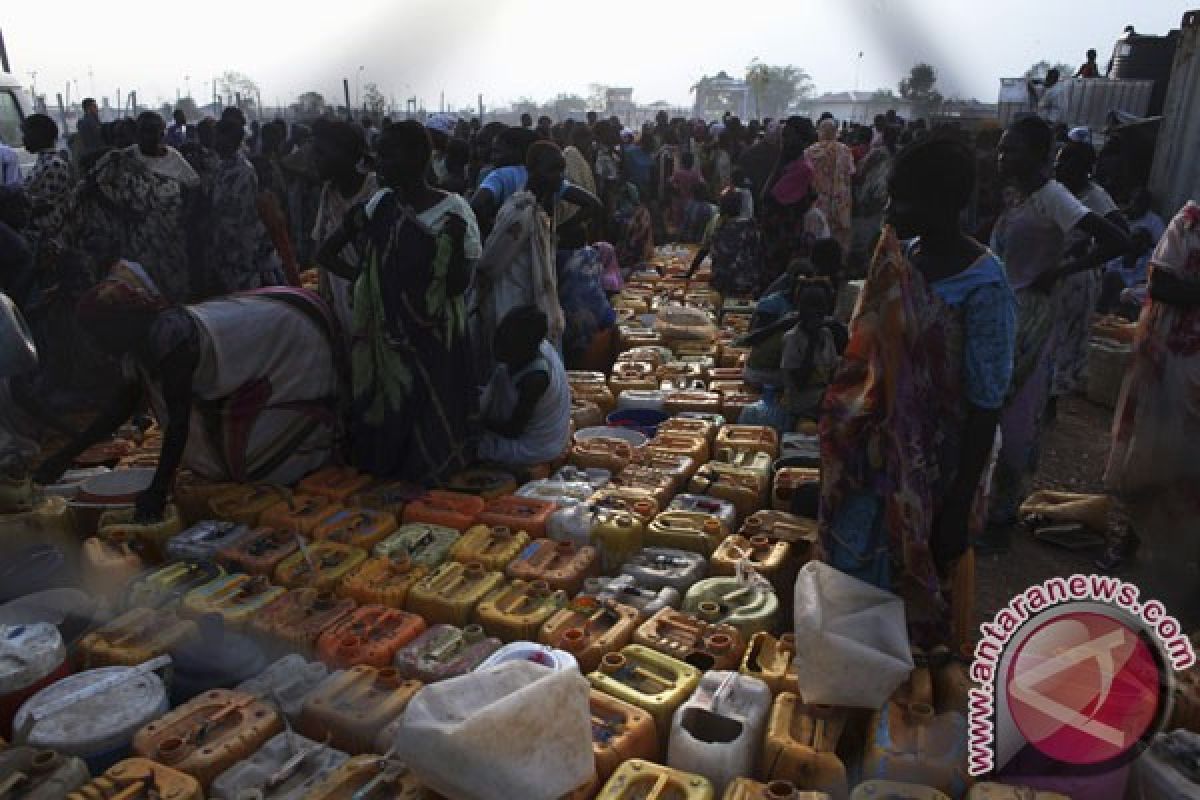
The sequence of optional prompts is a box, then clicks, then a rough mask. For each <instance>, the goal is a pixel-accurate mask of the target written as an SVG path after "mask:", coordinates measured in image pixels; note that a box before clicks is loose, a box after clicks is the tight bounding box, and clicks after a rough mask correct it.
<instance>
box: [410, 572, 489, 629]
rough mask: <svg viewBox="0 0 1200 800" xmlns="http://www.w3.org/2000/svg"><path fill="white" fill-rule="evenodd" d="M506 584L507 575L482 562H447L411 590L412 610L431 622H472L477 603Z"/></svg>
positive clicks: (453, 623) (451, 623) (449, 623)
mask: <svg viewBox="0 0 1200 800" xmlns="http://www.w3.org/2000/svg"><path fill="white" fill-rule="evenodd" d="M503 583H504V575H503V573H500V572H492V571H489V570H486V569H484V568H483V565H482V564H478V563H471V564H462V563H460V562H458V561H447V562H446V563H444V564H442V565H441V566H439V567H437V568H436V569H435V570H434V571H433V572H431V573H430V574H428V575H426V576H425V577H424V578H422V579H421V580H419V581H417V583H416V584H415V585H414V586H413V588H412V589H411V590H410V591H409V593H408V603H407V605H408V610H409V611H411V612H413V613H414V614H420V615H421V616H422V617H424V619H425V621H426V622H428V623H429V624H431V625H432V624H435V623H443V624H446V625H458V626H463V625H466V624H467V623H469V622H471V621H472V619H471V618H472V614H473V612H474V611H475V606H477V605H479V602H480V601H481V600H483V598H485V597H487V596H488V595H489V594H491V593H492V592H493V591H495V590H496V589H498V588H499V587H500V586H501V585H503Z"/></svg>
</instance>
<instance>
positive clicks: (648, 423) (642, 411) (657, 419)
mask: <svg viewBox="0 0 1200 800" xmlns="http://www.w3.org/2000/svg"><path fill="white" fill-rule="evenodd" d="M651 384H653V385H644V386H639V387H630V388H629V391H630V392H631V393H632V392H634V391H640V392H645V393H647V394H649V393H653V392H658V391H659V390H658V388H657V381H655V380H654V379H653V378H652V379H651ZM625 398H626V393H625V392H621V394H620V397H619V398H618V401H617V402H618V404H619V403H620V402H621V400H622V399H625ZM669 416H670V415H669V414H666V413H664V412H663V411H660V410H658V409H655V408H639V407H636V406H632V407H625V408H620V409H619V410H617V411H614V412H613V413H611V414H609V415H608V416H607V417H606V418H605V420H604V422H605V424H607V425H608V426H609V427H612V428H628V429H630V430H634V431H637V432H638V433H640V434H642V435H643V436H645V437H646V438H647V439H651V438H653V437H654V436H655V435H657V434H658V426H659V425H660V424H661V423H662V422H663V421H664V420H666V419H667V418H668V417H669Z"/></svg>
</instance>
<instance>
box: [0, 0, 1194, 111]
mask: <svg viewBox="0 0 1200 800" xmlns="http://www.w3.org/2000/svg"><path fill="white" fill-rule="evenodd" d="M1191 4H1192V5H1194V2H1193V3H1191ZM1188 5H1189V3H1180V2H1172V1H1171V0H1090V1H1089V2H1083V3H1081V2H1067V0H1000V1H999V2H991V3H985V2H980V0H760V2H757V3H752V2H712V1H711V0H691V1H690V2H687V3H681V2H656V1H655V0H642V1H641V2H625V3H611V4H602V3H597V2H594V1H593V2H582V0H557V2H549V1H548V0H542V1H540V2H535V0H342V1H341V2H328V0H322V1H321V2H316V1H315V0H289V1H288V2H276V1H275V0H236V2H235V1H234V0H204V2H202V3H186V2H185V3H163V2H162V0H153V1H150V0H123V2H120V3H112V4H109V3H104V2H95V1H94V0H93V1H92V2H80V0H65V2H64V1H63V0H60V1H59V2H57V3H55V4H54V5H53V8H54V9H55V11H54V13H49V12H48V11H47V7H45V6H41V5H40V4H39V3H31V2H18V0H11V2H6V3H5V9H4V13H3V15H0V26H3V33H4V38H5V40H6V42H7V45H8V51H9V57H10V60H11V62H12V68H13V71H14V72H16V73H17V74H18V76H19V77H21V79H22V81H23V82H24V83H25V84H26V85H27V86H28V84H29V83H30V76H29V74H28V73H29V72H31V71H36V72H37V78H36V85H37V89H38V92H39V93H46V94H47V96H48V98H49V100H50V101H51V102H53V100H54V94H55V92H57V91H63V90H64V87H65V84H66V83H67V82H68V81H71V82H72V86H71V95H72V97H73V98H76V99H77V98H78V97H79V95H80V94H83V95H95V96H97V97H102V96H113V95H114V94H115V93H116V90H117V89H118V88H120V89H121V90H122V91H123V92H127V91H129V90H130V89H137V90H138V91H139V100H140V101H141V102H143V103H145V102H147V101H152V102H159V101H161V100H167V99H169V100H172V101H173V100H174V98H175V95H176V91H177V90H178V91H180V92H183V93H185V94H186V88H187V86H188V84H189V81H187V80H185V76H190V86H191V90H192V93H193V95H195V96H196V97H197V98H207V97H208V96H210V95H211V88H210V83H209V81H210V80H211V79H212V77H213V76H214V75H217V74H220V73H221V72H222V71H224V70H226V69H233V70H238V71H241V72H244V73H246V74H248V75H249V76H251V77H252V78H254V79H255V80H256V81H257V82H258V84H259V85H260V87H261V91H262V98H263V102H264V103H265V104H267V105H273V104H274V103H275V102H276V100H277V99H278V100H281V101H283V102H289V101H291V100H292V99H294V98H295V96H296V95H297V94H299V93H300V92H303V91H305V90H309V89H315V90H316V91H319V92H321V93H322V94H324V95H325V96H326V98H328V99H331V100H332V99H334V98H340V97H341V91H342V89H341V79H342V78H348V79H349V81H350V93H351V99H352V101H353V100H355V97H354V96H355V93H356V83H359V82H360V81H359V79H360V76H361V83H362V84H366V83H368V82H375V83H377V84H378V85H379V86H380V88H381V89H382V90H383V92H384V94H385V95H390V96H394V97H395V100H396V103H397V105H398V106H401V107H402V106H403V102H404V100H403V98H405V97H407V96H411V95H415V96H417V97H418V98H421V99H422V100H423V101H424V104H425V105H426V107H429V108H434V109H436V108H437V106H438V104H439V97H440V93H441V92H442V91H444V92H445V96H446V99H447V103H448V105H451V106H453V107H455V108H457V107H461V106H465V105H471V106H474V104H475V97H476V94H477V93H483V95H484V102H485V104H487V105H488V106H492V105H506V104H507V103H508V102H510V101H512V100H516V99H518V98H520V97H522V96H530V97H533V98H535V99H537V100H545V99H547V98H550V97H552V96H553V95H554V94H556V93H557V92H573V93H577V94H581V95H585V96H586V94H587V88H588V84H589V83H601V84H607V85H611V86H632V87H634V89H635V93H634V98H635V100H637V102H639V103H649V102H653V101H655V100H667V101H669V102H671V103H675V104H681V105H688V106H690V105H691V99H690V96H689V92H688V88H689V86H691V85H692V83H694V82H695V80H696V79H698V78H699V77H700V76H701V75H703V74H705V73H710V74H712V73H715V72H717V71H718V70H721V69H724V70H726V71H728V72H729V73H730V74H732V75H736V76H740V75H741V74H742V73H743V72H744V69H745V66H746V64H747V63H749V62H750V60H751V59H753V58H755V57H757V58H759V59H760V60H762V61H764V62H766V63H769V64H795V65H798V66H801V67H804V68H805V69H807V70H808V72H809V73H810V74H811V75H812V77H813V79H814V81H815V82H816V85H817V88H818V90H819V91H835V90H843V89H853V88H855V85H856V83H857V85H858V87H859V88H862V89H874V88H876V87H881V86H885V87H892V88H895V85H896V82H897V80H898V79H899V78H900V77H902V75H904V74H906V73H907V70H908V68H909V67H910V66H911V65H912V64H913V63H914V62H916V61H918V60H924V61H928V62H929V63H931V64H933V65H934V66H935V67H936V69H937V71H938V75H939V84H940V85H941V87H942V90H943V92H944V93H945V94H948V95H950V94H957V95H960V96H964V97H969V96H975V97H977V98H979V99H981V100H988V101H995V99H996V92H997V88H998V80H997V79H998V78H999V77H1001V76H1010V75H1019V74H1021V73H1022V72H1023V71H1024V70H1025V68H1026V67H1028V66H1029V65H1030V64H1031V63H1033V62H1035V61H1037V60H1039V59H1042V58H1046V59H1049V60H1051V61H1059V60H1061V61H1065V62H1068V63H1071V64H1077V63H1079V62H1081V61H1082V60H1083V54H1084V51H1085V50H1087V48H1089V47H1094V48H1096V49H1097V50H1098V51H1099V52H1100V62H1101V68H1103V66H1104V63H1105V62H1106V61H1107V59H1108V55H1109V53H1110V52H1111V50H1112V45H1113V41H1114V40H1115V39H1116V38H1117V37H1118V36H1119V35H1120V33H1121V30H1122V28H1124V26H1125V25H1127V24H1133V25H1134V26H1135V27H1136V28H1137V30H1138V31H1139V32H1143V33H1158V34H1161V33H1165V32H1166V31H1167V30H1168V29H1170V28H1173V27H1178V25H1179V21H1180V19H1181V17H1182V15H1183V12H1184V11H1185V10H1187V6H1188ZM859 52H862V54H863V55H862V59H861V64H860V63H859V58H858V54H859ZM360 67H362V70H361V73H360V71H359V68H360ZM89 71H90V76H89Z"/></svg>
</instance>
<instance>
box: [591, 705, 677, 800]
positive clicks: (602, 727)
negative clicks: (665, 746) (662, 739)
mask: <svg viewBox="0 0 1200 800" xmlns="http://www.w3.org/2000/svg"><path fill="white" fill-rule="evenodd" d="M588 707H589V709H590V710H591V712H592V753H593V754H594V755H595V758H596V781H595V784H594V785H595V786H601V785H603V784H604V782H605V781H607V780H608V779H609V778H610V777H612V774H613V773H614V772H616V771H617V768H618V767H620V766H621V764H622V763H623V762H625V761H628V760H630V759H634V758H639V759H643V760H645V761H659V760H660V758H661V756H660V754H659V744H658V731H656V730H655V729H654V720H653V719H652V718H651V717H650V715H649V714H647V713H646V712H645V711H643V710H642V709H640V708H638V707H637V706H634V705H630V704H629V703H626V702H624V701H623V700H618V699H617V698H615V697H613V696H611V695H607V694H605V693H604V692H600V691H597V690H595V689H592V690H591V691H590V692H589V693H588Z"/></svg>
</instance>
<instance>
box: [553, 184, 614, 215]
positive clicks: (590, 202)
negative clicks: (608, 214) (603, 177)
mask: <svg viewBox="0 0 1200 800" xmlns="http://www.w3.org/2000/svg"><path fill="white" fill-rule="evenodd" d="M559 199H561V200H564V201H566V202H568V203H570V204H571V205H575V206H579V208H580V210H581V211H583V212H585V213H589V214H592V215H596V214H599V213H600V212H602V211H603V210H604V203H602V202H600V198H599V197H597V196H596V195H594V194H592V193H591V192H589V191H588V190H587V189H584V188H583V187H582V186H576V185H575V184H573V183H568V184H567V185H566V186H565V187H563V190H562V194H560V195H559Z"/></svg>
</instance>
